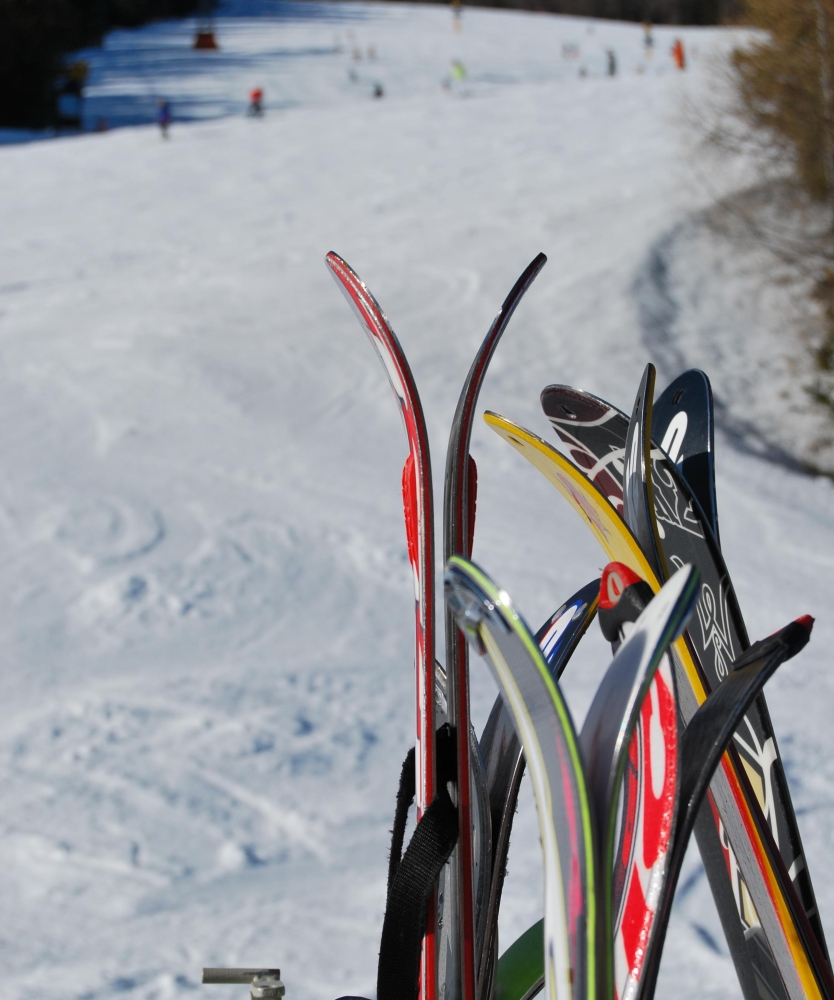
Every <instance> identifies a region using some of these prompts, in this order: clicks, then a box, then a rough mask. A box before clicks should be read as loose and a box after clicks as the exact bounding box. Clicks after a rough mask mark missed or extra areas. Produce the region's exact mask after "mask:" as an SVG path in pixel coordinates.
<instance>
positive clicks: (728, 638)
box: [542, 376, 825, 951]
mask: <svg viewBox="0 0 834 1000" xmlns="http://www.w3.org/2000/svg"><path fill="white" fill-rule="evenodd" d="M645 381H646V376H644V383H645ZM647 389H648V386H647V385H645V384H644V385H643V391H642V392H641V393H638V401H637V402H636V403H635V416H636V417H638V423H639V426H640V428H641V429H642V430H641V433H642V438H643V439H644V440H643V442H642V444H641V449H642V450H643V451H645V450H646V449H647V448H648V447H649V445H648V435H647V433H646V428H647V427H650V426H652V424H653V421H652V417H651V413H650V410H651V405H650V402H649V403H646V402H643V403H641V402H640V400H641V397H644V396H646V395H647ZM542 398H543V406H545V412H546V413H547V414H548V416H549V418H550V422H551V424H552V425H553V427H554V429H555V430H556V432H557V434H559V436H560V438H561V440H562V441H563V443H564V444H565V445H566V446H567V447H568V449H569V450H570V453H571V457H575V456H576V455H578V454H582V455H583V456H584V458H583V468H588V475H589V476H590V478H592V479H594V478H596V475H595V472H594V466H595V463H599V462H600V461H602V460H603V459H604V461H605V480H604V483H605V489H606V492H607V495H608V496H609V497H612V496H613V497H614V498H615V502H616V498H617V495H618V493H619V495H620V496H622V489H623V487H622V481H623V476H624V471H623V469H624V464H625V465H627V464H628V461H629V458H627V457H626V456H631V454H632V452H631V450H630V446H629V444H628V436H629V429H630V426H633V425H634V421H632V422H631V425H630V423H629V421H628V419H627V418H626V417H625V416H624V415H623V414H622V413H620V412H619V411H618V410H616V409H615V408H614V407H613V406H611V405H610V404H608V403H605V402H603V401H602V400H599V399H597V398H596V397H594V396H592V395H591V394H590V393H580V392H578V391H577V390H574V389H571V390H568V392H567V393H565V392H564V390H563V387H560V386H550V387H548V388H547V389H545V390H544V393H543V394H542ZM545 398H546V400H547V402H546V404H545V402H544V400H545ZM673 398H674V397H673ZM565 405H566V406H568V407H572V408H573V409H574V411H575V412H576V417H575V418H568V419H567V420H566V419H565V417H566V415H565V413H564V409H563V408H562V407H563V406H565ZM641 407H642V409H643V411H644V413H645V412H646V410H647V409H648V415H646V416H643V417H642V418H641V417H640V415H639V413H637V412H636V411H638V410H639V409H640V408H641ZM559 414H561V416H559ZM568 424H569V426H568ZM602 428H604V429H605V437H604V439H603V438H602V437H601V434H600V431H601V429H602ZM633 433H634V434H636V433H637V427H635V428H634V431H633ZM621 449H622V450H621ZM648 464H650V466H651V476H650V477H649V476H647V477H646V480H645V483H644V485H639V486H638V485H637V484H635V487H634V493H636V494H639V495H642V497H643V500H644V503H645V504H648V506H647V507H644V511H645V519H646V520H647V521H650V522H651V523H650V524H649V525H648V526H642V527H640V530H639V531H637V532H635V534H636V535H637V539H638V542H640V543H641V545H643V547H644V550H645V551H647V552H652V551H653V552H654V554H655V559H656V562H655V565H654V568H655V569H656V570H658V569H659V570H660V574H659V575H660V579H661V580H662V579H664V578H665V576H666V574H667V573H668V572H669V571H670V570H672V569H673V568H674V567H675V566H679V565H681V564H682V563H684V562H692V563H694V564H695V565H696V566H698V568H699V569H700V570H701V574H702V578H703V583H702V591H701V595H700V598H699V601H698V609H697V610H698V624H697V627H695V628H692V629H690V631H689V638H690V640H691V642H692V645H693V647H694V652H695V655H696V657H697V659H698V661H699V662H700V665H701V666H702V668H703V670H704V673H705V676H706V679H707V683H708V687H709V688H710V689H712V688H715V687H717V685H718V684H720V683H721V681H722V679H723V678H724V677H725V676H726V675H727V669H728V665H729V663H730V662H732V660H734V659H735V657H736V656H738V655H739V654H740V653H741V652H743V651H744V650H745V649H746V648H747V646H748V645H749V641H748V638H747V631H746V628H745V626H744V621H743V618H742V615H741V610H740V608H739V605H738V601H737V599H736V596H735V591H734V589H733V586H732V583H731V581H730V576H729V573H728V572H727V568H726V566H725V564H724V560H723V557H722V555H721V550H720V548H719V546H718V543H717V542H716V540H715V537H714V535H713V534H712V532H711V530H710V528H709V525H708V522H707V518H706V515H704V514H703V512H702V510H701V508H700V506H699V504H698V502H697V500H695V499H693V497H692V495H691V494H690V492H689V491H688V489H687V487H686V484H685V483H684V482H683V480H682V479H681V477H680V474H679V473H678V470H677V468H676V467H675V466H674V464H673V463H672V462H671V461H669V459H668V458H667V457H666V456H665V455H664V454H663V452H662V451H661V450H660V449H658V448H657V447H656V446H654V445H652V446H651V449H650V462H649V463H647V462H646V460H644V467H645V468H647V467H648ZM649 482H650V484H651V486H650V488H651V490H652V491H653V494H654V497H653V502H651V501H649V500H648V488H649ZM641 491H642V493H641ZM627 520H628V518H627ZM635 523H636V522H635V521H634V520H632V525H631V526H632V527H634V524H635ZM736 747H737V749H738V750H739V752H740V753H741V756H742V758H743V759H744V761H745V764H746V765H747V766H748V767H749V768H752V769H753V771H754V773H755V774H756V775H757V779H756V781H757V786H758V790H759V794H758V796H757V800H758V801H759V804H760V805H761V808H762V810H763V812H764V815H765V816H766V817H768V819H769V821H770V823H771V828H772V832H773V835H774V838H775V840H776V842H777V844H779V847H780V850H781V852H782V855H783V857H784V860H785V864H786V865H787V867H788V869H789V870H793V871H794V872H795V876H796V877H795V880H794V881H795V884H796V889H797V892H798V893H799V896H800V899H801V900H802V902H803V905H804V907H805V912H806V913H807V914H808V915H809V919H810V920H811V923H812V926H813V927H814V929H815V932H816V934H817V937H818V940H819V942H820V947H821V948H822V949H823V951H825V937H824V934H823V930H822V924H821V922H820V920H819V916H818V913H817V909H816V899H815V896H814V890H813V885H812V883H811V878H810V874H809V872H808V871H807V867H806V866H805V864H804V858H803V853H802V841H801V838H800V834H799V827H798V825H797V822H796V817H795V815H794V811H793V806H792V803H791V798H790V792H789V790H788V785H787V780H786V778H785V774H784V769H783V766H782V763H781V759H780V757H779V754H778V748H777V746H776V739H775V736H774V733H773V727H772V724H771V722H770V717H769V713H768V711H767V705H766V702H765V700H764V697H763V696H762V697H761V698H760V699H758V700H757V702H756V703H755V704H754V706H753V707H752V708H751V709H750V711H749V712H748V713H747V715H746V716H745V720H744V723H743V726H742V730H741V731H740V732H739V734H737V737H736ZM734 881H735V883H736V888H735V895H736V906H737V909H738V910H739V912H740V916H741V919H742V921H743V922H744V924H745V925H746V926H747V927H751V926H755V924H756V922H757V921H756V919H755V916H754V915H753V914H752V913H751V912H750V907H749V901H748V900H746V898H745V896H746V893H745V889H744V888H743V887H742V886H741V885H740V884H739V883H738V882H737V880H734Z"/></svg>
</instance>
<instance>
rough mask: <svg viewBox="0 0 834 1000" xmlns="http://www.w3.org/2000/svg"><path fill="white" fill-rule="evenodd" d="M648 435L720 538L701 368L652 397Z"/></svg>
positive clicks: (708, 398)
mask: <svg viewBox="0 0 834 1000" xmlns="http://www.w3.org/2000/svg"><path fill="white" fill-rule="evenodd" d="M542 402H544V401H542ZM652 438H653V439H654V440H655V441H659V442H660V450H661V451H662V452H665V454H666V455H667V456H668V457H669V459H670V460H671V461H672V462H674V463H675V466H676V467H677V470H678V472H680V474H681V477H682V479H683V480H684V482H685V483H686V484H687V486H688V487H689V489H690V490H691V492H692V496H693V497H695V499H696V500H697V501H698V503H699V504H700V507H701V510H702V511H703V512H704V516H705V517H706V520H707V524H708V525H709V526H710V528H711V529H712V533H713V535H715V540H716V541H717V542H720V539H719V535H718V504H717V501H716V497H715V421H714V417H713V402H712V386H711V385H710V381H709V379H708V378H707V376H706V375H705V374H704V373H703V372H702V371H700V370H699V369H697V368H690V369H689V371H685V372H684V373H683V374H682V375H678V377H677V378H676V379H674V381H672V382H670V383H669V385H667V386H666V388H665V389H664V390H663V392H662V393H661V394H660V395H659V396H658V398H657V399H656V400H655V401H654V410H653V413H652Z"/></svg>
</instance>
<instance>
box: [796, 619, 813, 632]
mask: <svg viewBox="0 0 834 1000" xmlns="http://www.w3.org/2000/svg"><path fill="white" fill-rule="evenodd" d="M814 621H815V619H813V618H812V617H811V616H810V615H802V617H801V618H797V619H796V624H797V625H801V626H802V627H803V628H804V629H806V630H807V632H808V634H809V635H810V634H811V630H812V629H813V627H814Z"/></svg>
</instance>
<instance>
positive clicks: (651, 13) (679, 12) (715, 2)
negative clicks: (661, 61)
mask: <svg viewBox="0 0 834 1000" xmlns="http://www.w3.org/2000/svg"><path fill="white" fill-rule="evenodd" d="M473 4H474V6H477V7H514V8H517V9H519V10H540V11H547V12H548V13H550V14H573V15H576V16H578V17H604V18H613V19H615V20H617V21H651V22H652V23H653V24H722V23H724V22H726V21H730V20H736V19H737V18H738V17H739V16H740V14H741V13H742V11H743V6H744V3H743V0H473Z"/></svg>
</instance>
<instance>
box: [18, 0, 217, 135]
mask: <svg viewBox="0 0 834 1000" xmlns="http://www.w3.org/2000/svg"><path fill="white" fill-rule="evenodd" d="M202 6H204V4H203V3H202V2H201V0H0V127H6V128H44V127H46V126H49V125H53V124H55V122H56V118H57V91H58V88H59V85H60V80H61V77H62V74H63V72H64V68H65V67H64V60H65V57H66V55H67V53H70V52H73V51H75V50H77V49H81V48H85V47H87V46H90V45H98V44H99V43H100V42H101V39H102V38H103V36H104V34H105V33H106V32H107V31H109V30H111V29H112V28H134V27H138V26H139V25H141V24H146V23H147V22H148V21H152V20H155V19H157V18H161V17H183V16H185V15H187V14H191V13H193V12H194V11H195V10H196V9H198V7H202Z"/></svg>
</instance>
